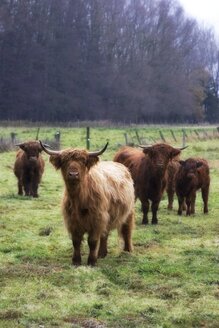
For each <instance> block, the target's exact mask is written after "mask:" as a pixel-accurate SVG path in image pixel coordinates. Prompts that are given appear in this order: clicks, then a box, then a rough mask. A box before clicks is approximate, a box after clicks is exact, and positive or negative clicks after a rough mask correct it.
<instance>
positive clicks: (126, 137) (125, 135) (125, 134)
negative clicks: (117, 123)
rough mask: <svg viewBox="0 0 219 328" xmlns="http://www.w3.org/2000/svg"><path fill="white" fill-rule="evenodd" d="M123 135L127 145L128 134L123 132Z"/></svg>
mask: <svg viewBox="0 0 219 328" xmlns="http://www.w3.org/2000/svg"><path fill="white" fill-rule="evenodd" d="M124 137H125V144H126V146H127V145H128V136H127V133H124Z"/></svg>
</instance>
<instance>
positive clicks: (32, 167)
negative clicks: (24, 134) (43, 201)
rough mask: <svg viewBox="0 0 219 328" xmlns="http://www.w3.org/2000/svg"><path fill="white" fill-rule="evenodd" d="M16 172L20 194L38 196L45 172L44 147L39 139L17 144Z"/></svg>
mask: <svg viewBox="0 0 219 328" xmlns="http://www.w3.org/2000/svg"><path fill="white" fill-rule="evenodd" d="M17 146H19V147H20V149H19V150H18V152H17V154H16V160H15V164H14V174H15V176H16V177H17V179H18V195H23V193H25V196H33V197H38V186H39V183H40V181H41V178H42V175H43V172H44V166H45V163H44V160H43V158H42V156H41V154H40V153H41V151H42V147H41V146H40V143H39V142H38V141H28V142H24V143H20V144H17Z"/></svg>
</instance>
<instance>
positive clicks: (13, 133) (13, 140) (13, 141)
mask: <svg viewBox="0 0 219 328" xmlns="http://www.w3.org/2000/svg"><path fill="white" fill-rule="evenodd" d="M16 135H17V133H15V132H11V143H12V144H13V145H14V144H15V138H16Z"/></svg>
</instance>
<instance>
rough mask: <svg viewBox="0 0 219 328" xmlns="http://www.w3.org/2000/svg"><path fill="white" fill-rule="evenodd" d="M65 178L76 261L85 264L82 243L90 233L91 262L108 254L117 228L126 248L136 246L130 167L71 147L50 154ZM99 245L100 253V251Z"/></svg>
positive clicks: (66, 214) (66, 209) (65, 201)
mask: <svg viewBox="0 0 219 328" xmlns="http://www.w3.org/2000/svg"><path fill="white" fill-rule="evenodd" d="M50 161H51V163H52V164H53V165H54V167H55V168H56V169H61V173H62V176H63V179H64V182H65V193H64V198H63V203H62V210H63V215H64V221H65V224H66V227H67V229H68V231H69V233H70V235H71V238H72V242H73V248H74V252H73V257H72V262H73V264H74V265H80V264H81V253H80V246H81V242H82V239H83V235H84V234H85V233H87V234H88V245H89V249H90V253H89V256H88V264H89V265H95V263H96V260H97V256H99V257H105V256H106V255H107V238H108V234H109V232H110V230H112V229H114V228H117V229H118V231H119V233H120V234H121V236H122V238H123V240H124V250H125V251H128V252H130V251H131V250H132V240H131V235H132V229H133V226H134V187H133V181H132V178H131V175H130V173H129V172H128V170H127V169H126V168H125V167H124V166H123V165H121V164H119V163H114V162H99V161H98V157H91V156H89V154H88V152H87V151H85V150H77V149H67V150H63V151H61V152H60V153H59V154H58V155H52V156H50ZM98 249H99V253H98Z"/></svg>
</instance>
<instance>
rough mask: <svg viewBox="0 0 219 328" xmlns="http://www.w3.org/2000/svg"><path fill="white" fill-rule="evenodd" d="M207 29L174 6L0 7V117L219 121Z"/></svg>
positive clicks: (61, 1)
mask: <svg viewBox="0 0 219 328" xmlns="http://www.w3.org/2000/svg"><path fill="white" fill-rule="evenodd" d="M218 86H219V48H218V44H217V42H216V40H215V35H214V31H213V30H212V29H210V28H204V27H201V26H200V25H199V24H198V23H197V21H196V20H195V19H192V18H189V17H187V16H186V15H185V12H184V10H183V8H182V7H181V6H180V5H179V3H178V2H177V1H174V0H153V1H152V0H119V1H118V0H1V3H0V119H1V120H31V121H51V122H53V121H54V122H55V121H62V122H65V121H74V120H112V121H123V122H136V123H139V122H172V123H174V122H185V121H186V122H198V121H204V120H206V121H209V122H215V121H217V120H218V121H219V98H218V91H219V90H218Z"/></svg>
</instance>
